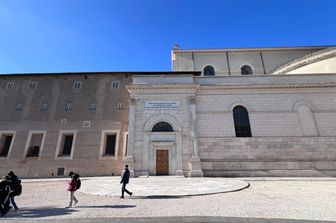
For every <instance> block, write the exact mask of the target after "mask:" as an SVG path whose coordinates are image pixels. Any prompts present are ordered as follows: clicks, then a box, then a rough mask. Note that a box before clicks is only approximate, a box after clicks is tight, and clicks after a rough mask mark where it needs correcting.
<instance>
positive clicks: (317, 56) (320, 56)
mask: <svg viewBox="0 0 336 223" xmlns="http://www.w3.org/2000/svg"><path fill="white" fill-rule="evenodd" d="M334 56H336V47H329V48H327V49H323V50H319V51H317V52H314V53H311V54H308V55H305V56H303V57H300V58H298V59H295V60H293V61H290V62H289V63H286V64H284V65H281V66H279V67H277V68H275V69H274V70H273V71H271V72H270V73H271V74H286V73H288V72H290V71H292V70H295V69H297V68H300V67H303V66H306V65H308V64H312V63H315V62H318V61H322V60H325V59H328V58H331V57H334Z"/></svg>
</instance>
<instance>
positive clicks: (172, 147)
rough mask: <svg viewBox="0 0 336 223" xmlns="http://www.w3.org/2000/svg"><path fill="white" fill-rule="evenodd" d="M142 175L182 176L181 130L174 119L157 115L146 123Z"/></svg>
mask: <svg viewBox="0 0 336 223" xmlns="http://www.w3.org/2000/svg"><path fill="white" fill-rule="evenodd" d="M142 174H147V175H183V171H182V149H181V128H180V125H179V123H178V121H177V120H176V119H175V117H173V116H171V115H169V114H157V115H154V116H152V117H151V118H149V119H148V120H147V121H146V123H145V125H144V150H143V171H142Z"/></svg>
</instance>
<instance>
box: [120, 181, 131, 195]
mask: <svg viewBox="0 0 336 223" xmlns="http://www.w3.org/2000/svg"><path fill="white" fill-rule="evenodd" d="M124 192H126V193H128V194H129V195H132V192H129V191H128V190H127V189H126V184H125V183H123V185H122V188H121V196H122V197H123V196H124Z"/></svg>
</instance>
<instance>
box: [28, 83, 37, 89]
mask: <svg viewBox="0 0 336 223" xmlns="http://www.w3.org/2000/svg"><path fill="white" fill-rule="evenodd" d="M35 87H36V83H35V82H30V83H29V84H28V89H34V88H35Z"/></svg>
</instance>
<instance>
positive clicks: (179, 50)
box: [172, 46, 328, 54]
mask: <svg viewBox="0 0 336 223" xmlns="http://www.w3.org/2000/svg"><path fill="white" fill-rule="evenodd" d="M326 47H328V46H315V47H278V48H277V47H270V48H227V49H199V50H187V49H186V50H183V49H178V50H172V52H173V53H175V54H183V53H209V54H211V53H226V52H229V53H231V52H233V53H244V52H248V53H251V52H257V53H259V52H279V51H289V50H296V51H298V50H309V49H311V50H318V49H325V48H326Z"/></svg>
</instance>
